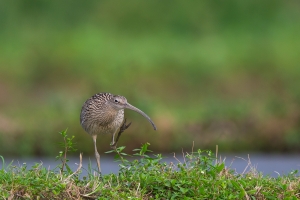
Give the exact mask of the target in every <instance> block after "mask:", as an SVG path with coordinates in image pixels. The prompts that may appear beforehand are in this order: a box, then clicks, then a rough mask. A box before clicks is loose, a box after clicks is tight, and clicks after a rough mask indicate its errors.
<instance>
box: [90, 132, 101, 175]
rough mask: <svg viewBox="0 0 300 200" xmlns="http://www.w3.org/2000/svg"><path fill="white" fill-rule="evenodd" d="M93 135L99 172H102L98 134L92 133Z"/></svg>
mask: <svg viewBox="0 0 300 200" xmlns="http://www.w3.org/2000/svg"><path fill="white" fill-rule="evenodd" d="M92 137H93V141H94V146H95V157H96V160H97V166H98V170H99V173H100V174H101V168H100V154H99V153H98V151H97V143H96V140H97V135H92Z"/></svg>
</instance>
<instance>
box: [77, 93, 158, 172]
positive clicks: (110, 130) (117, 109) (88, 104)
mask: <svg viewBox="0 0 300 200" xmlns="http://www.w3.org/2000/svg"><path fill="white" fill-rule="evenodd" d="M124 109H130V110H133V111H135V112H137V113H139V114H141V115H142V116H144V117H145V118H146V119H147V120H148V121H149V122H150V123H151V125H152V126H153V129H154V130H157V128H156V126H155V124H154V123H153V121H152V120H151V119H150V117H149V116H148V115H146V114H145V113H144V112H143V111H141V110H140V109H138V108H136V107H134V106H132V105H131V104H129V103H128V102H127V99H126V98H125V97H124V96H120V95H114V94H111V93H107V92H102V93H97V94H95V95H93V96H92V97H90V98H89V99H87V100H86V101H85V102H84V104H83V106H82V108H81V113H80V124H81V126H82V128H83V129H84V130H85V131H86V132H87V133H88V134H89V135H91V136H92V139H93V143H94V148H95V157H96V161H97V166H98V171H99V173H100V174H101V168H100V154H99V153H98V150H97V145H96V140H97V136H98V134H112V142H111V144H110V146H111V147H112V148H113V149H116V145H117V142H118V140H119V138H120V136H121V133H122V132H123V131H125V130H126V129H127V128H128V127H129V126H130V125H131V123H129V124H126V119H124ZM116 134H118V135H117V137H116ZM115 137H116V139H115Z"/></svg>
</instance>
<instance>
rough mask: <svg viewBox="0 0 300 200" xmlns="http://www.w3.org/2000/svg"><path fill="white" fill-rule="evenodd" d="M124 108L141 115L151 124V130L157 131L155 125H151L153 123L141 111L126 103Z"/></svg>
mask: <svg viewBox="0 0 300 200" xmlns="http://www.w3.org/2000/svg"><path fill="white" fill-rule="evenodd" d="M125 108H128V109H130V110H133V111H135V112H137V113H139V114H141V115H143V116H144V117H145V118H146V119H147V120H148V121H149V122H150V123H151V125H152V126H153V129H154V130H157V129H156V126H155V124H154V123H153V121H152V120H151V119H150V117H149V116H148V115H146V114H145V113H144V112H143V111H141V110H140V109H138V108H136V107H134V106H132V105H130V104H129V103H127V104H126V105H125Z"/></svg>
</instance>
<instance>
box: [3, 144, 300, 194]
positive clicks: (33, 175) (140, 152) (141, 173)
mask: <svg viewBox="0 0 300 200" xmlns="http://www.w3.org/2000/svg"><path fill="white" fill-rule="evenodd" d="M149 145H150V144H149V143H146V144H143V145H142V146H141V148H139V149H135V150H134V151H135V152H136V153H134V154H132V155H129V154H127V153H124V152H123V151H124V149H125V147H119V148H117V149H116V150H112V151H109V152H107V153H115V154H116V155H117V157H116V160H117V161H118V162H120V164H119V165H120V171H119V173H118V174H108V175H103V176H102V177H101V179H100V177H99V175H98V174H97V173H94V174H93V172H92V170H91V168H90V167H91V166H89V174H88V176H87V177H83V178H82V179H79V178H78V175H79V174H80V171H78V170H77V171H75V172H73V173H72V174H66V173H58V172H57V171H53V170H47V169H46V168H44V167H42V164H41V163H37V164H35V165H34V166H33V167H32V168H31V169H27V166H26V164H25V163H24V164H23V165H21V166H14V165H13V164H12V163H11V164H9V165H8V166H6V167H3V168H2V169H1V170H0V186H1V187H0V197H1V198H3V199H8V198H14V199H18V198H24V199H79V198H81V199H128V198H130V199H186V200H188V199H298V198H300V196H299V192H300V185H299V181H300V179H299V176H297V175H296V174H297V171H292V172H291V173H290V174H289V175H288V176H280V177H277V178H271V177H268V176H267V177H264V176H262V175H261V174H259V173H257V172H256V171H253V170H252V171H249V172H247V173H244V174H235V172H234V171H233V170H231V169H229V168H227V167H226V166H225V164H224V163H223V162H219V161H217V160H216V157H215V156H214V154H213V153H212V152H211V151H203V150H197V151H195V152H193V151H192V152H190V153H185V154H184V161H183V162H180V161H179V160H178V159H177V158H176V157H175V155H174V160H175V161H176V160H177V161H176V162H177V163H165V162H162V156H161V154H157V155H150V154H149V153H150V152H152V151H150V150H149V149H148V147H149ZM1 158H2V160H3V162H4V158H3V157H2V156H1ZM127 158H130V159H131V158H134V159H133V160H131V161H129V160H127ZM3 166H4V165H3Z"/></svg>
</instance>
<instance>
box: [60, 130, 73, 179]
mask: <svg viewBox="0 0 300 200" xmlns="http://www.w3.org/2000/svg"><path fill="white" fill-rule="evenodd" d="M67 130H68V129H66V130H64V131H61V132H59V134H61V135H62V137H63V139H64V141H63V142H61V143H60V145H61V147H63V149H64V150H63V151H60V152H59V155H58V156H56V160H59V159H60V160H61V162H62V164H61V167H60V171H61V173H63V171H64V167H65V166H66V168H67V170H68V173H72V170H71V169H70V167H69V166H68V164H67V162H68V161H69V160H68V159H67V153H68V152H75V151H77V149H76V148H75V143H74V142H73V139H74V138H75V136H74V135H73V136H72V137H68V135H67Z"/></svg>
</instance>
